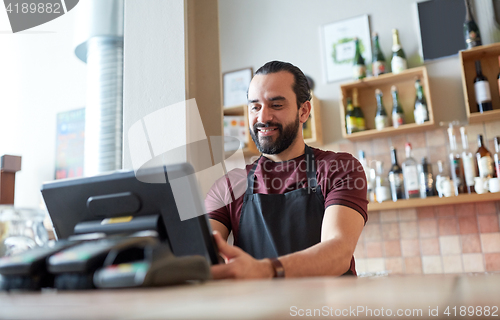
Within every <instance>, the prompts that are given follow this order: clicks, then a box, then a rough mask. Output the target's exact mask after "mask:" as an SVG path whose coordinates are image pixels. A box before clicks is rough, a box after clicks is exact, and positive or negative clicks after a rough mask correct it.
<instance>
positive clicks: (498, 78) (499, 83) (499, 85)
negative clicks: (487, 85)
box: [497, 56, 500, 92]
mask: <svg viewBox="0 0 500 320" xmlns="http://www.w3.org/2000/svg"><path fill="white" fill-rule="evenodd" d="M498 65H499V66H500V56H498ZM497 85H498V92H500V72H499V73H498V76H497Z"/></svg>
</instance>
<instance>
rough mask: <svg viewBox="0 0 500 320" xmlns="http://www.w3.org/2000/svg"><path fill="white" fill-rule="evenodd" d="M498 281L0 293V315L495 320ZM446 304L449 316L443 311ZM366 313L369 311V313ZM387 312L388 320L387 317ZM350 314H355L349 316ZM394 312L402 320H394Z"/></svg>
mask: <svg viewBox="0 0 500 320" xmlns="http://www.w3.org/2000/svg"><path fill="white" fill-rule="evenodd" d="M499 284H500V274H477V275H427V276H423V275H419V276H417V275H415V276H385V277H367V278H355V277H341V278H307V279H286V280H258V281H212V282H207V283H204V284H195V285H186V286H177V287H166V288H155V289H127V290H93V291H80V292H55V291H52V292H43V293H5V292H3V293H0V318H2V319H65V320H67V319H289V318H293V319H297V318H314V317H311V316H309V317H307V316H305V315H306V314H307V310H310V312H311V314H313V313H314V309H317V310H316V318H344V317H343V316H341V315H339V312H340V313H342V312H343V313H344V314H346V312H349V313H350V315H351V317H350V318H355V319H366V318H376V319H387V318H393V319H429V318H433V319H450V318H451V319H453V318H460V319H464V318H469V319H470V318H473V319H476V318H477V319H484V318H485V317H484V315H483V316H478V315H477V313H476V311H474V316H473V317H461V316H460V307H461V306H466V307H469V306H471V307H474V310H477V308H478V307H481V308H482V310H484V307H485V306H489V307H490V310H493V311H494V310H497V311H496V315H497V317H499V316H500V311H498V308H499V307H500V290H499ZM455 306H456V309H455V310H456V313H457V314H456V316H455V315H454V312H455V311H454V309H453V307H455ZM447 307H450V308H449V309H448V311H449V312H450V316H447V315H446V314H444V311H445V310H446V308H447ZM382 308H383V311H382ZM436 308H438V310H437V312H438V316H437V317H430V316H429V309H431V310H436ZM495 308H496V309H495ZM349 309H350V310H349ZM367 309H371V310H372V311H371V312H372V316H370V313H369V312H370V311H367ZM388 309H390V310H391V311H390V312H391V313H392V316H388V312H389V311H388ZM352 310H354V311H353V312H357V311H356V310H359V313H355V314H354V316H353V313H351V311H352ZM398 310H401V311H398ZM320 312H321V314H320ZM335 312H337V315H338V316H335ZM367 312H368V313H367ZM381 312H384V313H383V314H384V315H385V316H382V314H380V313H381ZM398 312H399V313H400V314H402V316H397V315H396V314H397V313H398ZM405 312H406V313H407V314H409V313H412V315H409V316H405V315H404V313H405ZM415 312H421V314H415ZM483 312H484V311H483ZM302 313H304V316H303V317H302V316H300V314H302ZM377 313H378V314H379V316H378V317H377V316H376V314H377ZM490 313H491V311H490ZM483 314H484V313H483ZM294 315H295V316H294ZM467 316H468V314H467ZM497 317H491V318H493V319H495V318H497ZM489 318H490V317H486V319H489Z"/></svg>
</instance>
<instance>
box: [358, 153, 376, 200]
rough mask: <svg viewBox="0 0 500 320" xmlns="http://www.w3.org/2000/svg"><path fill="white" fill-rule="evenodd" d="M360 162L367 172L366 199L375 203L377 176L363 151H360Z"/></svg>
mask: <svg viewBox="0 0 500 320" xmlns="http://www.w3.org/2000/svg"><path fill="white" fill-rule="evenodd" d="M358 160H359V162H360V163H361V166H363V170H364V171H365V176H366V183H367V188H366V193H367V195H366V197H367V199H368V201H375V192H374V184H375V174H373V173H372V170H373V169H371V168H370V167H369V166H368V162H367V160H366V156H365V152H364V151H363V150H359V151H358Z"/></svg>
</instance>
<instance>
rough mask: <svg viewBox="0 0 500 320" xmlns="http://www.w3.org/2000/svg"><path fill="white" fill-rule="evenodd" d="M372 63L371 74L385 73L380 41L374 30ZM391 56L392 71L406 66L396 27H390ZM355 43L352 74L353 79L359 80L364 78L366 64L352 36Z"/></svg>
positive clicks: (358, 45)
mask: <svg viewBox="0 0 500 320" xmlns="http://www.w3.org/2000/svg"><path fill="white" fill-rule="evenodd" d="M372 39H373V40H372V43H373V46H372V63H371V69H372V74H373V76H375V77H376V76H379V75H381V74H384V73H387V72H388V70H387V66H386V62H385V56H384V53H383V52H382V50H381V49H380V43H379V40H378V34H377V33H376V32H374V33H373V38H372ZM392 40H393V45H392V57H391V70H392V73H394V74H397V73H400V72H401V71H403V70H406V69H407V68H408V63H407V61H406V55H405V53H404V51H403V48H402V47H401V43H400V42H399V33H398V30H397V29H392ZM354 45H355V54H354V59H353V75H354V79H356V80H359V79H363V78H366V76H367V72H366V69H367V68H366V64H365V59H364V58H363V56H362V55H361V46H360V43H359V40H358V39H357V38H354Z"/></svg>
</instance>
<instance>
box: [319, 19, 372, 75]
mask: <svg viewBox="0 0 500 320" xmlns="http://www.w3.org/2000/svg"><path fill="white" fill-rule="evenodd" d="M321 37H322V43H323V49H324V50H323V55H324V64H325V67H324V70H325V78H326V82H334V81H337V80H343V79H348V78H352V77H353V67H352V64H353V59H354V54H355V52H356V48H355V45H354V38H356V37H357V38H358V39H359V45H360V49H361V55H362V56H363V58H364V59H365V64H367V65H369V64H370V61H371V55H372V46H371V37H370V25H369V22H368V15H362V16H359V17H355V18H351V19H347V20H342V21H338V22H334V23H330V24H327V25H324V26H322V28H321Z"/></svg>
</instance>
